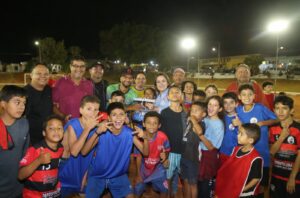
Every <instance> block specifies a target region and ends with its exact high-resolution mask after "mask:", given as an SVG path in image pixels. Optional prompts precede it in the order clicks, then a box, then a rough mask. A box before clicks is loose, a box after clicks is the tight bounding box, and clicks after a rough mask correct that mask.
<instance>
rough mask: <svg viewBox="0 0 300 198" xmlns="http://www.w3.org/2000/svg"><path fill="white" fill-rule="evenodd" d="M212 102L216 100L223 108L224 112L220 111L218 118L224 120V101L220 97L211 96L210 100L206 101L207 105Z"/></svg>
mask: <svg viewBox="0 0 300 198" xmlns="http://www.w3.org/2000/svg"><path fill="white" fill-rule="evenodd" d="M210 100H216V101H218V103H219V106H220V108H222V111H220V112H219V113H218V116H219V118H220V119H221V120H222V119H223V117H224V112H223V101H222V98H221V96H218V95H213V96H210V97H209V98H207V99H206V103H207V105H208V103H209V101H210Z"/></svg>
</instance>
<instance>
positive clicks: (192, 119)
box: [188, 116, 203, 135]
mask: <svg viewBox="0 0 300 198" xmlns="http://www.w3.org/2000/svg"><path fill="white" fill-rule="evenodd" d="M188 121H190V122H191V123H192V124H193V131H194V133H196V134H197V135H200V134H198V133H199V131H202V128H201V126H200V125H199V123H198V121H197V119H196V118H195V117H194V116H190V117H189V118H188ZM202 133H203V132H201V134H202Z"/></svg>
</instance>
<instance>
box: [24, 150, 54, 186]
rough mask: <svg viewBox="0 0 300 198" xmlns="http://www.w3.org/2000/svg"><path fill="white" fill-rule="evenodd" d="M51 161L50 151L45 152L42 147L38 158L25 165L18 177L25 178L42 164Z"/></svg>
mask: <svg viewBox="0 0 300 198" xmlns="http://www.w3.org/2000/svg"><path fill="white" fill-rule="evenodd" d="M50 162H51V155H50V153H45V152H44V150H43V149H42V148H41V153H40V155H39V157H38V158H36V159H35V160H34V161H33V162H32V163H30V164H29V165H27V166H23V167H21V168H20V170H19V174H18V179H19V180H24V179H26V178H27V177H29V176H30V175H32V173H33V172H34V171H35V170H36V169H37V168H38V167H39V166H40V165H42V164H49V163H50Z"/></svg>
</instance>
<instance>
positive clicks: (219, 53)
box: [211, 42, 221, 67]
mask: <svg viewBox="0 0 300 198" xmlns="http://www.w3.org/2000/svg"><path fill="white" fill-rule="evenodd" d="M211 51H213V52H217V53H218V67H220V60H221V44H220V42H218V48H216V47H213V48H212V49H211Z"/></svg>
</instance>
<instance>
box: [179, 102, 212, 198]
mask: <svg viewBox="0 0 300 198" xmlns="http://www.w3.org/2000/svg"><path fill="white" fill-rule="evenodd" d="M206 109H207V105H206V103H204V102H199V101H198V102H194V103H193V104H192V106H191V111H190V116H189V118H188V126H187V128H186V129H185V132H184V134H183V139H182V141H183V153H182V156H181V161H180V169H181V176H182V179H183V184H184V185H183V186H184V190H183V193H184V195H183V197H194V198H197V196H198V189H197V180H198V170H199V169H198V168H199V150H198V146H199V143H200V138H199V134H203V131H204V127H203V125H202V121H203V119H204V117H205V116H206Z"/></svg>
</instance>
